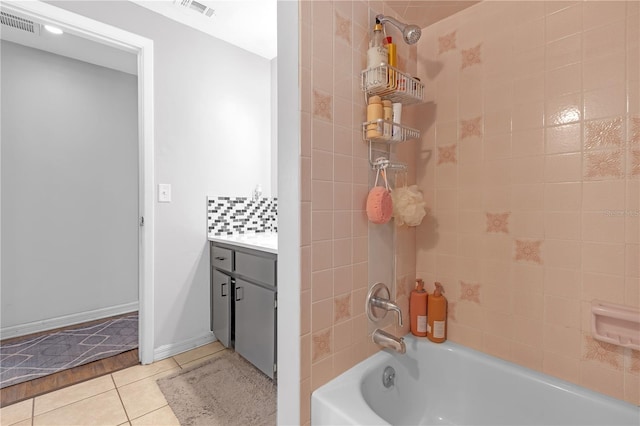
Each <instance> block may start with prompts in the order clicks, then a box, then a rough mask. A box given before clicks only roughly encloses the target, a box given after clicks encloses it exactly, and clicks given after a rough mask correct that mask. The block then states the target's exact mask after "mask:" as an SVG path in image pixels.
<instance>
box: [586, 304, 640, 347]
mask: <svg viewBox="0 0 640 426" xmlns="http://www.w3.org/2000/svg"><path fill="white" fill-rule="evenodd" d="M591 333H592V334H593V338H594V339H597V340H601V341H603V342H607V343H613V344H614V345H619V346H623V347H625V348H631V349H635V350H640V311H639V310H637V309H635V308H632V307H629V306H623V305H616V304H613V303H608V302H602V301H599V300H594V301H592V302H591Z"/></svg>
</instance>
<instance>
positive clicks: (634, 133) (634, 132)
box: [629, 117, 640, 143]
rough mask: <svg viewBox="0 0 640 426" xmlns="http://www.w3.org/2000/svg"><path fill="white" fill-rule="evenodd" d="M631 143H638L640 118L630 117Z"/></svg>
mask: <svg viewBox="0 0 640 426" xmlns="http://www.w3.org/2000/svg"><path fill="white" fill-rule="evenodd" d="M629 142H631V143H640V117H631V139H630V140H629Z"/></svg>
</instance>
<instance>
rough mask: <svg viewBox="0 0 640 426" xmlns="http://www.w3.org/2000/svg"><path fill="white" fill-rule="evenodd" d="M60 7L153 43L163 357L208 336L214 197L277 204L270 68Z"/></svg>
mask: <svg viewBox="0 0 640 426" xmlns="http://www.w3.org/2000/svg"><path fill="white" fill-rule="evenodd" d="M52 3H53V4H54V5H55V6H58V7H62V8H65V9H68V10H70V11H72V12H75V13H78V14H80V15H84V16H87V17H89V18H92V19H95V20H97V21H101V22H104V23H107V24H110V25H113V26H116V27H119V28H122V29H124V30H126V31H130V32H132V33H135V34H139V35H141V36H143V37H147V38H149V39H151V40H153V42H154V83H155V90H154V96H155V105H154V108H155V128H154V130H155V177H156V182H157V183H170V184H172V197H173V201H172V202H171V203H162V204H156V205H155V231H154V235H155V265H154V275H155V283H154V285H155V287H154V310H155V313H154V315H155V318H154V328H155V335H154V346H155V349H156V350H155V352H156V355H157V356H167V353H170V352H171V351H172V348H174V347H176V345H180V344H185V343H186V344H188V343H189V342H199V341H201V340H199V339H202V338H205V337H206V336H210V335H211V333H210V331H209V266H208V265H209V259H208V253H209V249H208V245H207V234H206V220H207V217H206V197H207V195H236V196H250V195H251V191H252V190H253V188H254V187H255V185H256V184H257V183H260V184H261V185H262V187H263V189H264V195H269V194H270V188H269V187H270V184H269V182H270V180H271V179H270V170H269V169H270V166H269V164H270V161H269V158H270V140H269V139H270V134H271V129H270V120H271V118H270V116H271V113H270V99H271V96H270V94H271V92H270V86H271V83H270V81H271V80H270V61H269V60H267V59H264V58H262V57H259V56H257V55H254V54H252V53H249V52H247V51H245V50H242V49H240V48H237V47H235V46H232V45H230V44H229V43H226V42H224V41H221V40H219V39H216V38H214V37H211V36H209V35H207V34H204V33H202V32H200V31H197V30H194V29H192V28H190V27H187V26H185V25H182V24H179V23H177V22H175V21H172V20H170V19H167V18H165V17H163V16H161V15H159V14H156V13H153V12H151V11H149V10H147V9H144V8H142V7H140V6H137V5H135V4H134V3H130V2H123V1H107V2H102V1H55V2H52Z"/></svg>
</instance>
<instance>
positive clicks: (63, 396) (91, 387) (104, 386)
mask: <svg viewBox="0 0 640 426" xmlns="http://www.w3.org/2000/svg"><path fill="white" fill-rule="evenodd" d="M111 389H115V385H114V384H113V379H111V375H110V374H107V375H106V376H102V377H98V378H97V379H93V380H88V381H86V382H83V383H79V384H77V385H73V386H69V387H68V388H64V389H60V390H57V391H55V392H50V393H47V394H44V395H42V396H38V397H36V400H35V407H34V410H33V413H34V415H35V416H38V415H40V414H43V413H46V412H47V411H51V410H55V409H56V408H60V407H63V406H65V405H69V404H72V403H74V402H77V401H80V400H83V399H86V398H90V397H92V396H95V395H98V394H101V393H103V392H106V391H108V390H111Z"/></svg>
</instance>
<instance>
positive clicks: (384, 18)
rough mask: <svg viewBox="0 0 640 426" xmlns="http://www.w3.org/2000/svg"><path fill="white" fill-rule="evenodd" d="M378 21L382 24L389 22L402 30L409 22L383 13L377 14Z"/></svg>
mask: <svg viewBox="0 0 640 426" xmlns="http://www.w3.org/2000/svg"><path fill="white" fill-rule="evenodd" d="M376 21H380V23H381V24H384V23H385V22H389V23H390V24H392V25H393V26H394V27H396V28H397V29H399V30H400V31H402V29H403V28H404V27H406V26H407V24H403V23H402V22H400V21H398V20H397V19H396V18H392V17H391V16H384V15H382V14H380V15H376Z"/></svg>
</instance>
